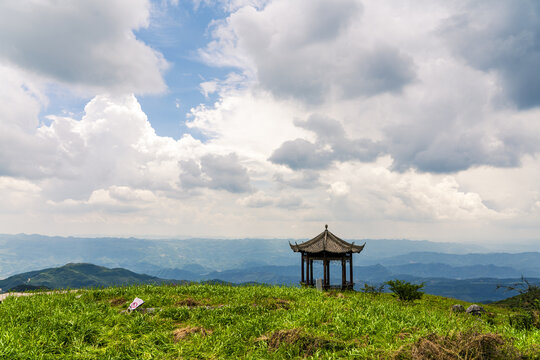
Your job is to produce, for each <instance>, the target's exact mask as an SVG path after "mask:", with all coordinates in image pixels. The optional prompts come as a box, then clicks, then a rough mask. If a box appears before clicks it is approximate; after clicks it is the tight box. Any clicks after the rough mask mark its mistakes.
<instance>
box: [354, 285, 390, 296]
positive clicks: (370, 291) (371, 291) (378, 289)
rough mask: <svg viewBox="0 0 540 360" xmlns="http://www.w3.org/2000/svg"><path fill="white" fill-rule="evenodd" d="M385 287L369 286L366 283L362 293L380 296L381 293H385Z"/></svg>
mask: <svg viewBox="0 0 540 360" xmlns="http://www.w3.org/2000/svg"><path fill="white" fill-rule="evenodd" d="M384 285H385V284H380V285H369V284H366V283H364V288H363V289H360V290H361V291H362V292H364V293H366V294H374V295H379V294H380V293H382V292H383V290H384Z"/></svg>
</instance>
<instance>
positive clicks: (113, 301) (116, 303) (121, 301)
mask: <svg viewBox="0 0 540 360" xmlns="http://www.w3.org/2000/svg"><path fill="white" fill-rule="evenodd" d="M126 302H127V300H126V299H125V298H123V297H116V298H112V299H110V300H109V304H111V305H112V306H121V305H125V304H126Z"/></svg>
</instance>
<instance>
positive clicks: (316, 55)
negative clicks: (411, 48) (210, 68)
mask: <svg viewBox="0 0 540 360" xmlns="http://www.w3.org/2000/svg"><path fill="white" fill-rule="evenodd" d="M283 4H284V2H281V3H279V2H278V3H277V4H272V3H271V4H269V5H268V6H266V7H265V8H264V9H263V10H261V11H257V12H249V11H242V12H240V11H239V12H237V13H234V14H233V15H232V16H231V17H230V18H229V19H228V21H227V22H226V23H224V24H223V25H222V26H221V27H219V30H220V31H216V32H214V35H215V36H216V38H217V41H216V42H213V43H212V46H211V47H208V48H207V49H206V51H203V52H202V54H203V56H204V57H205V58H206V59H207V60H208V61H209V62H212V61H217V62H218V63H219V60H215V59H221V61H225V62H226V61H227V60H223V59H231V58H230V54H232V53H235V54H236V53H243V54H245V55H246V57H247V58H249V59H250V65H249V66H251V63H253V64H254V65H255V68H256V73H257V77H258V81H259V85H260V86H261V87H262V88H264V89H266V90H269V91H271V92H272V93H273V94H274V95H275V96H276V97H280V98H295V99H299V100H301V101H304V102H307V103H320V102H323V101H325V99H327V98H328V96H329V95H331V96H337V97H341V98H354V97H360V96H363V97H369V96H375V95H378V94H382V93H388V92H390V93H395V92H399V91H401V90H402V89H403V87H404V86H406V85H407V84H409V83H410V82H411V81H413V80H414V79H415V77H416V69H415V67H414V63H413V60H412V58H411V57H410V56H408V55H407V54H405V53H402V52H401V51H400V50H399V49H398V48H396V47H393V46H389V45H381V44H371V43H368V42H367V41H366V42H365V41H364V38H363V36H365V35H364V34H362V33H359V32H357V31H358V29H356V27H353V26H352V25H355V24H357V23H359V22H361V21H362V14H363V7H362V6H361V5H360V3H359V2H358V1H355V0H339V1H324V0H305V1H300V0H299V1H294V2H290V3H287V5H288V6H283ZM231 39H235V40H236V42H231ZM350 39H355V40H354V41H351V40H350ZM368 44H369V45H368ZM233 58H234V59H236V57H233ZM219 64H220V65H224V64H223V63H219ZM226 65H232V66H240V67H242V66H246V65H245V64H244V63H241V64H239V63H238V62H235V60H232V62H231V63H227V64H226Z"/></svg>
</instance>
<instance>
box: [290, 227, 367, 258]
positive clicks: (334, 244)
mask: <svg viewBox="0 0 540 360" xmlns="http://www.w3.org/2000/svg"><path fill="white" fill-rule="evenodd" d="M289 245H290V246H291V249H292V250H293V251H294V252H306V253H320V252H322V251H327V252H331V253H337V254H343V253H348V252H352V253H359V252H361V251H362V250H364V246H366V244H365V243H364V245H354V241H353V242H352V243H348V242H347V241H345V240H342V239H340V238H339V237H337V236H336V235H334V234H332V233H331V232H330V231H328V225H325V230H324V231H323V232H322V233H320V234H319V235H317V236H315V237H314V238H313V239H311V240H308V241H306V242H303V243H301V244H296V243H295V244H291V243H290V242H289Z"/></svg>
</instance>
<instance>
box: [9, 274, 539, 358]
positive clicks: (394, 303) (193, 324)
mask: <svg viewBox="0 0 540 360" xmlns="http://www.w3.org/2000/svg"><path fill="white" fill-rule="evenodd" d="M135 297H138V298H141V299H143V300H144V301H145V303H144V304H143V305H142V306H141V308H142V309H143V311H135V312H134V313H125V312H122V311H123V310H125V309H126V308H127V306H128V305H129V304H130V302H131V301H132V300H133V299H134V298H135ZM456 303H458V304H461V305H463V306H464V307H468V306H469V305H470V303H465V302H462V301H456V300H453V299H447V298H441V297H437V296H430V295H424V297H423V298H422V299H421V300H417V301H415V302H414V303H408V302H400V301H398V300H397V299H395V298H394V297H392V296H391V295H390V294H380V295H373V294H364V293H361V292H360V293H358V292H343V293H338V292H319V291H316V290H314V289H303V288H290V287H273V286H240V287H232V286H224V285H216V284H213V285H208V284H206V285H203V284H191V285H186V286H152V285H140V286H130V287H116V288H106V289H94V290H86V291H80V292H78V293H63V294H51V295H34V296H29V297H25V298H13V297H12V298H7V299H6V300H5V301H4V302H3V303H2V304H0V343H1V344H2V346H1V347H0V358H1V359H15V358H17V359H28V358H37V357H39V358H43V359H49V358H50V359H53V358H54V359H83V358H84V359H113V358H114V359H150V358H152V359H179V358H182V359H195V358H199V359H200V358H204V359H302V358H318V359H321V358H324V359H330V358H331V359H343V358H354V359H392V358H393V359H412V358H413V356H412V355H413V354H416V357H414V358H436V359H442V358H452V359H458V358H461V359H465V358H467V359H504V360H511V359H535V358H537V356H536V355H537V354H538V353H539V351H540V348H539V347H538V344H540V330H539V329H532V330H523V329H520V328H516V327H513V326H512V325H510V323H509V316H512V315H514V314H515V313H514V312H513V311H512V310H510V309H505V308H499V307H495V306H486V310H487V311H488V313H487V314H484V315H481V316H472V315H469V314H466V313H453V312H452V311H451V310H450V308H451V306H452V305H453V304H456ZM144 309H146V310H144ZM450 352H451V353H452V354H454V355H455V356H453V357H440V356H439V357H436V356H435V355H436V354H437V353H439V354H441V353H442V354H446V353H450ZM418 354H421V355H423V357H418ZM522 355H524V356H526V357H521V356H522ZM535 356H536V357H535Z"/></svg>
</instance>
